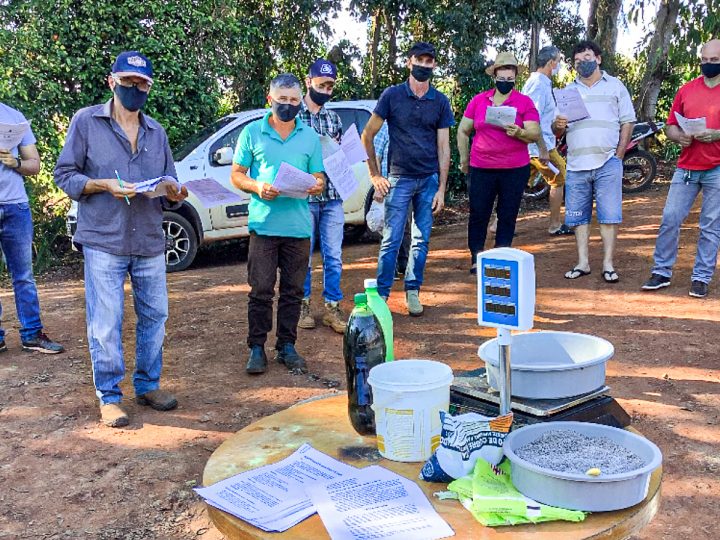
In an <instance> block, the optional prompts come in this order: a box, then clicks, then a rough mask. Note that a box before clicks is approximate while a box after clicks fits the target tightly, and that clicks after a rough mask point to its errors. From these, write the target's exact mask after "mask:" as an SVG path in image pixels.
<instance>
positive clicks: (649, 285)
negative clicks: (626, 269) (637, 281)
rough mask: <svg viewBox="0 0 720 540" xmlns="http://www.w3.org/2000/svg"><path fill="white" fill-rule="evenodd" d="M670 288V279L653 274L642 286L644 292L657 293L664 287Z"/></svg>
mask: <svg viewBox="0 0 720 540" xmlns="http://www.w3.org/2000/svg"><path fill="white" fill-rule="evenodd" d="M669 286H670V278H669V277H665V276H661V275H660V274H655V273H653V274H651V275H650V279H648V280H647V281H646V282H645V283H643V285H642V289H643V290H644V291H656V290H658V289H662V288H663V287H669Z"/></svg>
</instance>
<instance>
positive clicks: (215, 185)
mask: <svg viewBox="0 0 720 540" xmlns="http://www.w3.org/2000/svg"><path fill="white" fill-rule="evenodd" d="M183 186H185V187H187V188H188V191H190V192H191V193H192V194H193V195H195V196H196V197H197V198H198V200H199V201H200V202H201V203H202V204H203V206H205V207H206V208H213V207H215V206H221V205H224V204H238V203H243V202H245V199H243V198H242V197H241V196H240V195H238V194H237V193H235V192H233V191H230V190H229V189H227V188H226V187H225V186H223V185H222V184H220V183H219V182H218V181H216V180H215V179H213V178H200V179H198V180H190V181H188V182H184V183H183Z"/></svg>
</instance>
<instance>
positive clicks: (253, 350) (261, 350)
mask: <svg viewBox="0 0 720 540" xmlns="http://www.w3.org/2000/svg"><path fill="white" fill-rule="evenodd" d="M266 369H267V356H266V355H265V347H263V346H262V345H253V346H252V347H250V358H248V363H247V366H246V367H245V371H246V372H247V373H250V374H251V375H258V374H260V373H265V370H266Z"/></svg>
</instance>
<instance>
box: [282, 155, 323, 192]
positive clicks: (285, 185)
mask: <svg viewBox="0 0 720 540" xmlns="http://www.w3.org/2000/svg"><path fill="white" fill-rule="evenodd" d="M316 182H317V180H316V179H315V177H314V176H313V175H312V174H309V173H306V172H304V171H301V170H300V169H298V168H296V167H293V166H292V165H290V164H289V163H287V162H285V161H283V162H282V163H281V164H280V168H279V169H278V172H277V174H276V175H275V180H273V183H272V185H273V186H274V187H275V188H277V190H278V191H280V195H283V196H285V197H292V198H293V199H305V198H306V197H307V196H308V193H307V191H308V189H310V188H312V187H313V186H314V185H315V183H316Z"/></svg>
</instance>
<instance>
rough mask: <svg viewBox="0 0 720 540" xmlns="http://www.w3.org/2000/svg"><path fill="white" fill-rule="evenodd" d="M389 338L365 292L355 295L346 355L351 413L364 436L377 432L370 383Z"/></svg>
mask: <svg viewBox="0 0 720 540" xmlns="http://www.w3.org/2000/svg"><path fill="white" fill-rule="evenodd" d="M385 352H386V350H385V338H384V337H383V333H382V328H381V327H380V323H379V322H378V320H377V318H376V317H375V315H373V312H372V311H371V310H370V308H369V307H368V303H367V296H366V295H365V294H356V295H355V309H353V310H352V313H351V314H350V319H349V320H348V325H347V329H346V330H345V338H344V339H343V356H344V358H345V374H346V376H347V388H348V415H349V416H350V422H351V423H352V426H353V428H355V431H357V432H358V433H360V434H361V435H374V434H375V413H374V412H373V410H372V408H371V405H372V402H373V401H372V400H373V397H372V389H371V388H370V383H368V375H369V374H370V370H371V369H372V368H374V367H375V366H377V365H379V364H382V363H383V362H385Z"/></svg>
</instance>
